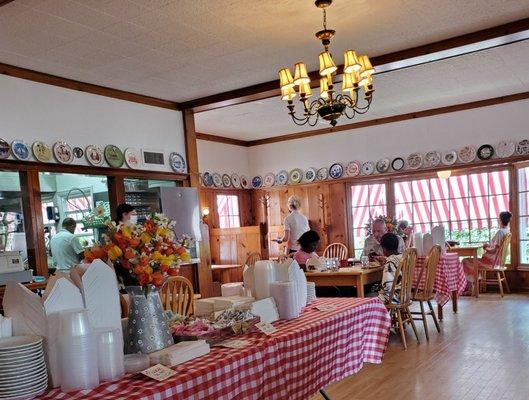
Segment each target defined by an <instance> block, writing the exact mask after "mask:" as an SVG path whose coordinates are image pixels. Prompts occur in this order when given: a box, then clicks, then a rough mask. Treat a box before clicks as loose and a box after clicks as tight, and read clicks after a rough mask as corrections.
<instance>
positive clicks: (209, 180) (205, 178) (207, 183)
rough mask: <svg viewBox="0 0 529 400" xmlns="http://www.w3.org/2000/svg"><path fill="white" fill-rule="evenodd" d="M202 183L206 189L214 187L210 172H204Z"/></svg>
mask: <svg viewBox="0 0 529 400" xmlns="http://www.w3.org/2000/svg"><path fill="white" fill-rule="evenodd" d="M202 182H204V186H206V187H211V186H213V175H211V174H210V173H209V172H204V175H202Z"/></svg>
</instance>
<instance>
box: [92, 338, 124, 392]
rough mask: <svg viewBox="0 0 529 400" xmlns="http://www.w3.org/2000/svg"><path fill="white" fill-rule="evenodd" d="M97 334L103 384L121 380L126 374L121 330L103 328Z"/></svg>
mask: <svg viewBox="0 0 529 400" xmlns="http://www.w3.org/2000/svg"><path fill="white" fill-rule="evenodd" d="M96 334H97V360H98V365H99V380H100V381H101V382H105V381H114V380H117V379H120V378H121V377H122V376H123V375H124V374H125V365H124V354H123V340H122V338H121V334H120V331H119V329H116V328H101V329H97V330H96Z"/></svg>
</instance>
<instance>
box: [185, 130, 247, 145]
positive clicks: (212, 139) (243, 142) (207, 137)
mask: <svg viewBox="0 0 529 400" xmlns="http://www.w3.org/2000/svg"><path fill="white" fill-rule="evenodd" d="M196 136H197V139H199V140H205V141H208V142H218V143H224V144H231V145H234V146H243V147H248V146H250V144H249V143H250V142H248V141H246V140H240V139H233V138H228V137H225V136H215V135H210V134H208V133H200V132H197V133H196Z"/></svg>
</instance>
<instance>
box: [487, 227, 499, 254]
mask: <svg viewBox="0 0 529 400" xmlns="http://www.w3.org/2000/svg"><path fill="white" fill-rule="evenodd" d="M500 241H501V240H500V231H498V232H496V234H495V235H494V236H493V238H492V240H491V241H490V243H485V244H484V245H483V250H485V252H487V253H495V252H496V251H497V250H498V248H499V247H500V245H499V243H500Z"/></svg>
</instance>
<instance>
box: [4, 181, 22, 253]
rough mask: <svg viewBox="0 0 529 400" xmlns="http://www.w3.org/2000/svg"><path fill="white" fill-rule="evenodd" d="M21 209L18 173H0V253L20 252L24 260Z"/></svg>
mask: <svg viewBox="0 0 529 400" xmlns="http://www.w3.org/2000/svg"><path fill="white" fill-rule="evenodd" d="M23 207H24V204H23V201H22V193H21V191H20V178H19V175H18V172H11V171H0V251H20V252H21V254H22V258H23V260H26V259H27V248H26V234H25V233H24V213H23Z"/></svg>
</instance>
